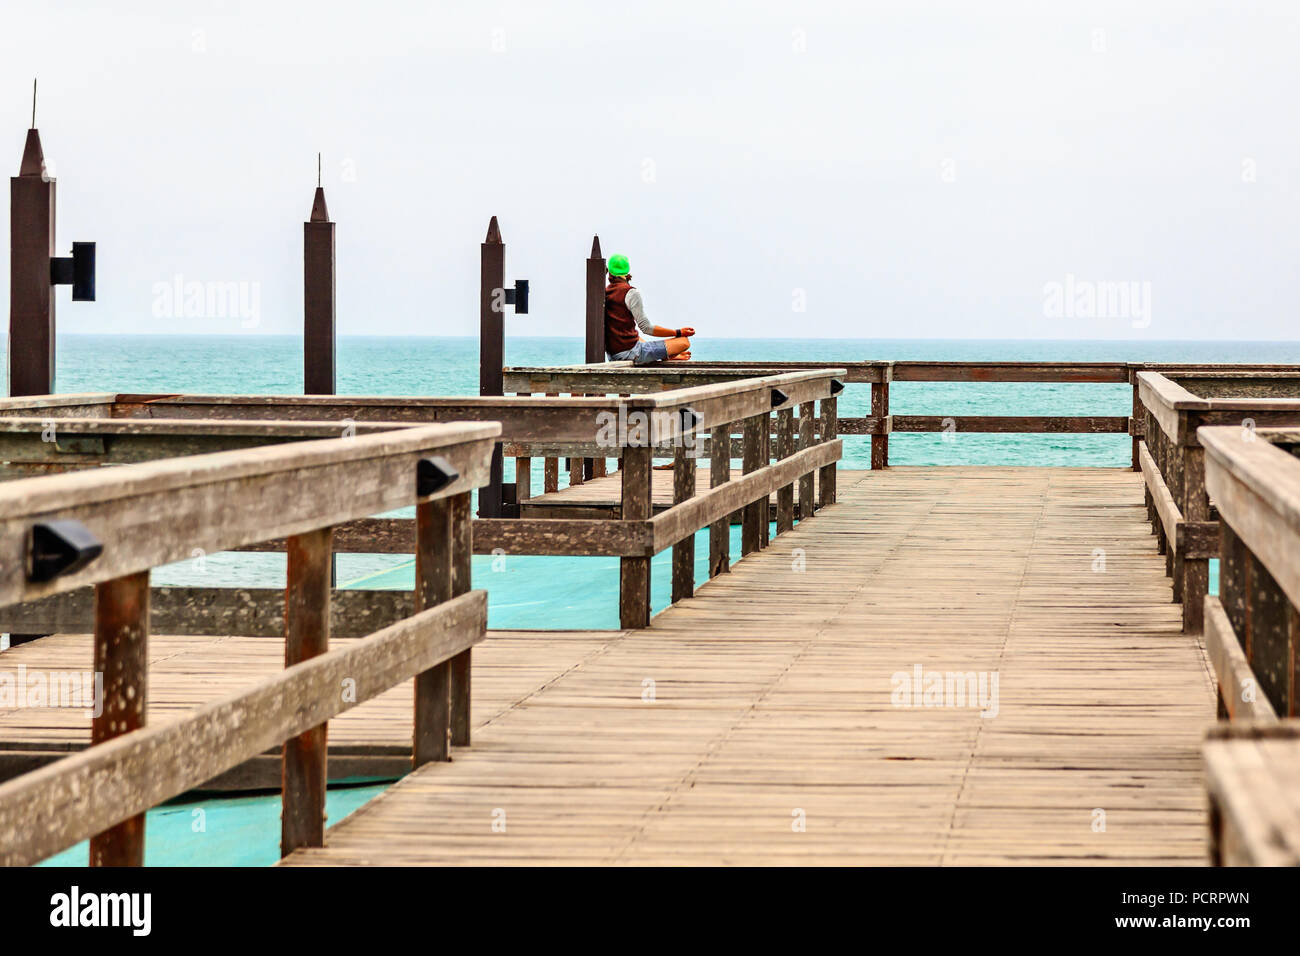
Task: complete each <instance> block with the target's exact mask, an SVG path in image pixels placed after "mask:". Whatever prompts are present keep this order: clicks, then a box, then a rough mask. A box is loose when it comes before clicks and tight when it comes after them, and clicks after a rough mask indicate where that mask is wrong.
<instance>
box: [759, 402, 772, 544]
mask: <svg viewBox="0 0 1300 956" xmlns="http://www.w3.org/2000/svg"><path fill="white" fill-rule="evenodd" d="M773 425H774V422H773V417H772V414H771V413H770V412H769V413H768V414H766V415H764V416H763V427H762V429H761V430H760V431H759V433H758V440H759V444H760V449H759V453H758V461H759V467H760V468H766V467H767V466H768V465H770V464H772V427H773ZM771 537H772V496H771V495H764V496H763V497H762V498H759V499H758V546H759V547H760V548H766V547H767V546H768V544H770V543H771V542H770V539H771Z"/></svg>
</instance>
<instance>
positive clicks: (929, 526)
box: [283, 467, 1215, 865]
mask: <svg viewBox="0 0 1300 956" xmlns="http://www.w3.org/2000/svg"><path fill="white" fill-rule="evenodd" d="M1142 487H1143V486H1142V478H1141V476H1139V475H1138V474H1135V473H1134V472H1131V471H1126V470H1125V471H1121V470H1110V469H1063V468H1041V469H1035V468H990V467H979V468H935V467H927V468H891V469H888V470H886V471H876V472H841V473H840V475H839V501H838V503H837V504H835V505H833V506H831V507H828V508H826V509H825V510H823V511H821V512H819V513H818V515H817V517H816V518H815V519H814V520H812V521H810V522H808V523H806V524H803V523H801V524H800V525H798V526H797V527H796V528H795V530H794V531H793V532H791V533H789V534H788V535H782V536H781V537H780V538H778V539H774V540H773V542H772V545H771V546H770V547H769V548H768V549H767V550H765V551H762V552H760V553H758V554H754V555H751V556H749V557H748V558H746V559H745V560H744V561H743V562H739V563H737V564H735V565H733V569H732V571H731V572H730V573H729V574H725V575H722V576H720V577H718V578H716V579H714V580H712V581H710V582H709V583H707V584H705V585H703V586H701V587H700V588H699V589H698V591H697V592H696V595H695V597H693V598H691V599H688V600H685V601H682V602H680V603H679V604H677V605H675V606H674V607H672V608H670V609H669V610H667V611H665V612H664V613H662V614H660V615H658V616H657V617H656V618H654V620H653V622H652V623H651V626H650V627H649V628H646V629H644V630H639V631H616V632H588V633H587V635H586V640H587V643H586V644H585V645H584V647H583V649H582V653H581V654H578V655H576V656H571V658H570V660H569V662H568V664H567V666H566V667H564V668H557V669H556V672H555V673H554V675H553V676H552V677H551V678H550V679H548V680H547V681H545V682H544V683H539V684H538V685H537V686H536V687H535V688H534V689H533V690H532V691H531V692H530V693H527V694H523V695H520V696H519V697H518V698H517V699H516V700H515V702H513V703H507V704H506V705H505V706H504V707H501V706H496V707H494V708H493V711H492V713H491V716H490V718H489V719H487V720H486V721H485V720H484V719H483V718H484V717H486V716H487V715H486V714H485V713H484V710H483V704H482V703H481V702H480V695H481V693H482V692H483V688H485V687H491V686H492V681H493V674H494V672H495V670H496V669H497V668H509V667H511V666H512V664H511V662H510V661H509V660H508V659H505V656H504V655H494V656H492V657H491V658H489V657H488V654H487V653H484V654H483V655H482V656H481V658H479V659H476V663H475V678H474V693H475V705H476V708H477V712H476V714H475V721H474V722H475V724H476V725H478V728H477V729H476V731H475V734H474V737H473V741H472V744H473V745H472V747H471V748H468V749H463V748H462V749H458V750H456V752H455V756H454V760H453V761H452V762H451V763H450V764H447V763H431V764H428V765H426V766H424V767H423V768H421V769H420V770H418V771H416V772H415V773H412V774H410V775H409V776H407V777H406V778H404V779H403V780H401V781H400V782H399V783H397V784H396V785H394V786H393V787H392V788H390V789H389V790H388V791H387V792H385V793H384V794H383V795H381V796H380V797H378V798H377V799H376V800H374V801H372V802H371V803H370V804H368V805H367V806H366V807H364V808H362V809H361V810H359V811H357V812H356V813H354V814H353V815H352V816H350V817H349V818H348V819H346V820H345V821H343V822H342V823H340V824H339V825H338V826H337V827H334V828H333V829H331V830H330V832H329V834H328V837H327V840H326V843H327V845H326V846H325V847H324V848H309V849H299V850H297V851H295V852H294V853H292V854H291V855H290V856H288V857H287V858H286V859H285V860H284V861H283V862H284V863H285V864H288V865H312V864H317V865H322V864H323V865H330V864H398V865H400V864H428V865H446V864H456V863H463V864H470V863H570V864H580V863H639V864H689V863H701V864H704V863H737V864H745V863H751V864H758V863H762V864H769V863H771V864H780V863H790V864H794V863H805V864H806V863H852V864H907V863H915V864H937V863H942V864H997V863H1126V864H1138V863H1150V864H1170V863H1186V864H1197V863H1201V862H1204V861H1205V859H1206V849H1205V834H1206V820H1205V809H1204V806H1205V795H1204V788H1203V783H1202V779H1201V770H1200V744H1201V739H1202V736H1203V734H1204V732H1205V728H1206V726H1207V725H1209V724H1211V723H1213V721H1214V719H1215V709H1214V700H1215V698H1214V689H1213V688H1214V685H1213V680H1212V677H1211V673H1210V670H1209V666H1208V663H1207V659H1206V657H1205V654H1204V652H1203V650H1202V647H1201V644H1200V639H1199V638H1197V637H1195V636H1186V635H1184V634H1183V633H1182V631H1181V615H1180V609H1179V606H1178V605H1177V604H1174V603H1172V600H1171V588H1170V583H1169V579H1168V578H1167V577H1166V576H1165V562H1164V559H1163V557H1161V556H1160V555H1158V554H1157V552H1156V543H1155V541H1156V539H1155V538H1153V537H1152V535H1151V533H1150V531H1151V529H1150V525H1149V523H1148V521H1147V515H1146V511H1145V508H1144V505H1143V497H1142ZM518 637H519V635H513V636H512V640H514V639H517V638H518ZM529 639H530V640H535V641H537V642H539V644H540V643H542V642H547V641H550V640H552V639H553V638H551V637H549V636H548V634H547V633H545V632H539V633H537V634H535V635H534V636H533V637H532V638H529ZM492 644H493V638H489V639H488V641H487V642H485V644H484V650H485V651H487V650H488V649H489V648H490V647H491V645H492ZM529 656H530V657H533V655H529ZM918 667H919V668H921V670H922V672H923V673H924V674H926V675H929V674H931V673H933V672H945V673H946V672H975V673H977V674H979V675H983V676H984V677H985V678H989V679H990V680H989V683H987V684H986V689H990V690H991V688H992V686H993V685H992V683H991V678H992V676H993V675H996V678H997V684H996V686H997V698H996V704H995V705H992V702H991V698H989V699H988V701H987V702H989V703H990V704H991V706H989V707H987V708H986V709H987V710H988V711H990V712H991V711H992V710H994V709H996V714H995V715H992V714H990V716H988V717H982V716H981V712H980V711H981V708H980V706H978V705H976V706H897V705H896V704H897V703H898V702H897V701H891V694H892V693H893V692H894V690H895V681H894V679H893V675H895V674H899V673H904V674H907V675H909V676H911V675H913V674H915V673H916V668H918ZM480 675H481V676H480ZM917 697H918V699H917V701H916V702H917V703H918V704H919V703H922V702H923V701H922V700H921V699H920V695H919V693H918V695H917ZM951 702H952V701H950V703H951ZM967 703H968V704H969V703H970V702H969V701H968V702H967ZM341 722H342V721H340V723H341ZM333 733H334V725H333V724H331V736H333Z"/></svg>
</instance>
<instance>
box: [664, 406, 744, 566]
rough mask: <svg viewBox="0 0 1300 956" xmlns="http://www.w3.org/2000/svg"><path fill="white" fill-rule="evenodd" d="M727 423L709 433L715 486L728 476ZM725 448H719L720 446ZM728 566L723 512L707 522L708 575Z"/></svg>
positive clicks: (728, 522) (712, 484) (728, 521)
mask: <svg viewBox="0 0 1300 956" xmlns="http://www.w3.org/2000/svg"><path fill="white" fill-rule="evenodd" d="M730 433H731V426H730V425H720V426H718V427H717V428H714V429H713V431H712V432H711V434H710V446H711V448H712V450H711V451H710V453H709V488H710V489H717V488H720V487H721V486H723V485H725V484H726V483H727V482H728V481H730V480H731V452H730V444H731V443H730ZM724 448H725V449H727V450H726V451H722V449H724ZM650 534H651V541H652V544H651V553H653V552H654V545H653V540H654V526H653V525H651V531H650ZM730 570H731V516H730V515H725V516H723V517H720V518H718V519H716V520H714V521H712V522H711V523H710V524H709V577H710V578H715V577H717V576H718V575H719V574H725V573H726V572H728V571H730Z"/></svg>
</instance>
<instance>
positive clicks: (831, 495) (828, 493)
mask: <svg viewBox="0 0 1300 956" xmlns="http://www.w3.org/2000/svg"><path fill="white" fill-rule="evenodd" d="M837 385H838V383H836V382H832V384H831V396H830V397H829V398H823V399H822V400H821V403H820V404H821V409H820V411H821V439H820V440H821V442H822V443H825V442H828V441H834V440H835V438H836V432H837V431H838V430H839V418H838V415H839V412H838V410H837V407H838V405H839V400H838V399H837V398H836V397H835V395H836V386H837ZM817 495H818V498H817V507H819V508H825V507H826V506H827V505H833V504H835V462H831V463H830V464H829V465H822V466H821V468H819V469H818V470H817Z"/></svg>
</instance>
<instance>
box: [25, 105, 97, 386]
mask: <svg viewBox="0 0 1300 956" xmlns="http://www.w3.org/2000/svg"><path fill="white" fill-rule="evenodd" d="M54 195H55V183H54V179H53V178H52V177H51V176H50V175H49V174H48V172H47V171H46V168H45V152H44V150H43V149H42V148H41V134H40V132H39V131H38V130H37V129H36V84H35V82H33V83H32V125H31V128H30V129H29V130H27V142H26V143H25V144H24V146H23V158H22V162H21V163H20V164H19V167H18V175H17V176H14V177H13V178H11V179H10V180H9V394H10V395H15V396H17V395H49V394H50V393H52V392H53V391H54V358H55V332H54V286H56V285H71V286H72V300H73V301H74V302H93V301H94V299H95V244H94V243H93V242H74V243H73V244H72V256H71V257H65V258H56V257H55V255H54Z"/></svg>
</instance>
